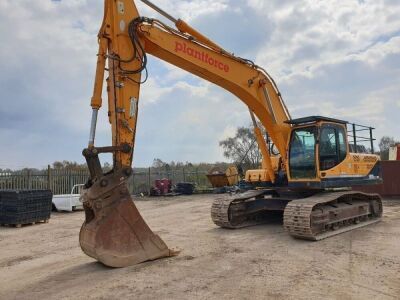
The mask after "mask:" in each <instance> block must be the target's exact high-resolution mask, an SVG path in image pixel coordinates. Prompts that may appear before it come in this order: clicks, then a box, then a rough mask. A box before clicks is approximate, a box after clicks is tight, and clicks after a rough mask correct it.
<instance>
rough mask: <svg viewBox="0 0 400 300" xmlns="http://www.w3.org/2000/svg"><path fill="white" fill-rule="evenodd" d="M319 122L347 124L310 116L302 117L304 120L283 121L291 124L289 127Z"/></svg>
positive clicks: (336, 120) (337, 120)
mask: <svg viewBox="0 0 400 300" xmlns="http://www.w3.org/2000/svg"><path fill="white" fill-rule="evenodd" d="M319 121H326V122H333V123H340V124H347V123H349V122H347V121H343V120H339V119H333V118H328V117H322V116H311V117H304V118H298V119H291V120H287V121H285V123H287V124H291V125H303V124H308V123H316V122H319Z"/></svg>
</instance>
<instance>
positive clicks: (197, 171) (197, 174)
mask: <svg viewBox="0 0 400 300" xmlns="http://www.w3.org/2000/svg"><path fill="white" fill-rule="evenodd" d="M196 181H197V185H198V186H200V180H199V168H196Z"/></svg>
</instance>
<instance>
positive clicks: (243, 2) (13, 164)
mask: <svg viewBox="0 0 400 300" xmlns="http://www.w3.org/2000/svg"><path fill="white" fill-rule="evenodd" d="M137 2H138V1H137ZM153 2H155V3H156V4H158V5H159V6H161V7H163V8H164V9H165V10H167V11H169V12H171V13H172V14H173V15H174V16H175V17H179V18H182V19H184V20H186V21H188V22H189V23H190V24H191V25H192V26H194V27H195V28H197V29H198V30H200V31H201V32H202V33H204V34H205V35H207V36H208V37H210V38H211V39H212V40H214V41H216V42H218V43H219V44H220V45H222V46H223V47H224V48H226V49H227V50H229V51H231V52H234V53H235V54H237V55H239V56H241V57H246V58H249V59H252V60H254V61H256V62H257V64H259V65H261V66H263V67H264V68H266V69H267V70H268V71H269V72H270V73H271V75H272V76H273V77H274V79H275V80H276V81H277V83H278V86H279V87H280V89H281V92H282V94H283V98H284V100H285V101H286V103H287V105H288V107H289V110H290V111H291V114H292V116H294V117H301V116H306V115H316V114H321V115H327V116H333V117H337V118H342V119H345V120H349V121H355V122H358V123H362V124H368V125H371V126H374V127H376V128H377V130H376V135H377V137H378V138H380V137H381V136H382V135H390V136H394V137H396V138H397V139H400V18H399V15H400V1H398V0H364V1H363V0H358V1H357V0H346V1H340V0H336V1H333V0H332V1H330V0H323V1H322V0H319V1H318V0H269V1H263V0H179V1H178V0H153ZM137 5H138V7H139V10H140V12H141V14H142V15H145V16H150V17H155V16H156V14H155V13H154V12H152V11H151V10H149V9H147V8H146V7H144V6H143V5H142V3H137ZM102 10H103V4H102V1H100V0H61V1H51V0H1V1H0V36H1V42H0V66H1V72H0V99H1V100H0V141H1V146H0V168H5V167H10V168H19V167H44V166H46V165H47V164H48V163H52V162H53V161H55V160H72V161H78V162H83V161H84V160H83V157H82V156H81V150H82V149H83V148H84V147H85V146H86V144H87V139H88V131H89V125H90V124H89V123H90V113H91V109H90V107H89V101H90V97H91V92H92V85H93V77H94V70H95V63H96V52H97V38H96V34H97V31H98V28H99V26H100V23H101V21H102V14H103V12H102ZM160 18H161V17H160ZM161 19H162V18H161ZM148 69H149V72H150V78H149V81H148V82H147V83H146V84H145V85H144V86H143V87H142V95H141V103H140V117H139V123H138V132H137V141H136V150H135V154H136V155H135V165H136V166H148V165H149V164H151V163H152V161H153V158H161V159H162V160H165V161H171V160H174V161H178V160H179V161H192V162H202V161H207V162H212V161H220V160H223V156H222V150H221V149H220V148H219V146H218V141H220V140H221V139H223V138H225V137H227V136H231V135H233V134H234V131H235V128H236V127H238V126H243V125H248V124H249V123H250V119H249V115H248V112H247V109H246V107H245V106H244V105H243V104H242V103H241V102H240V101H238V100H237V99H235V97H234V96H232V95H231V94H229V93H228V92H225V91H224V90H222V89H221V88H219V87H216V86H213V85H212V84H209V83H207V82H204V81H202V80H200V79H197V78H195V77H194V76H192V75H190V74H187V73H185V72H184V71H181V70H179V69H177V68H175V67H173V66H171V65H168V64H166V63H164V62H161V61H159V60H157V59H156V58H151V59H150V61H149V64H148ZM110 142H111V141H110V133H109V127H108V123H107V121H106V118H105V110H103V114H102V116H101V118H100V120H99V125H98V132H97V145H98V146H105V145H110ZM106 159H107V158H106Z"/></svg>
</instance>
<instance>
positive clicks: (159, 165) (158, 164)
mask: <svg viewBox="0 0 400 300" xmlns="http://www.w3.org/2000/svg"><path fill="white" fill-rule="evenodd" d="M165 165H166V163H165V162H163V161H162V160H161V159H159V158H155V159H153V165H152V167H153V168H154V169H161V168H164V167H165Z"/></svg>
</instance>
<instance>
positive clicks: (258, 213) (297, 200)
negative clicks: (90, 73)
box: [79, 0, 382, 267]
mask: <svg viewBox="0 0 400 300" xmlns="http://www.w3.org/2000/svg"><path fill="white" fill-rule="evenodd" d="M141 1H142V2H144V3H145V4H147V5H148V6H150V7H151V8H153V9H155V10H156V11H157V12H158V13H160V14H161V15H163V16H164V17H165V18H166V19H168V20H169V21H171V22H172V23H173V24H174V26H173V27H171V26H168V25H166V24H165V23H163V22H161V21H159V20H157V19H153V18H147V17H143V16H141V15H140V14H139V12H138V9H137V7H136V5H135V2H134V1H133V0H105V1H104V19H103V23H102V25H101V28H100V31H99V34H98V43H99V52H98V55H97V67H96V75H95V81H94V91H93V97H92V98H91V108H92V119H91V127H90V135H89V143H88V147H87V148H85V149H84V150H83V155H84V157H85V159H86V162H87V165H88V168H89V171H90V178H89V180H88V182H87V184H86V186H85V189H84V191H83V193H82V196H81V197H82V202H83V206H84V211H85V221H84V223H83V225H82V227H81V230H80V234H79V242H80V246H81V248H82V250H83V252H84V253H86V254H87V255H88V256H90V257H93V258H94V259H96V260H98V261H99V262H101V263H103V264H104V265H106V266H110V267H126V266H130V265H134V264H138V263H141V262H145V261H149V260H155V259H159V258H163V257H169V256H174V255H177V252H176V251H174V250H171V249H169V248H168V246H167V245H166V244H165V243H164V241H163V240H162V239H161V238H160V237H159V236H158V235H157V234H155V233H154V232H153V231H152V230H151V229H150V227H149V226H148V225H147V224H146V222H145V221H144V220H143V218H142V216H141V215H140V213H139V211H138V209H137V208H136V206H135V204H134V202H133V199H132V197H131V195H130V193H129V190H128V187H127V181H128V179H129V178H130V176H131V175H132V172H133V171H132V161H133V153H134V147H135V134H136V127H137V117H138V111H139V92H140V87H141V85H142V84H144V83H145V81H146V79H147V76H148V74H147V55H148V54H151V55H153V56H155V57H157V58H159V59H161V60H163V61H166V62H168V63H170V64H172V65H174V66H176V67H178V68H181V69H183V70H186V71H188V72H190V73H191V74H194V75H197V76H198V77H200V78H202V79H204V80H207V81H209V82H212V83H214V84H216V85H218V86H220V87H222V88H224V89H225V90H227V91H229V92H231V93H232V94H233V95H234V96H236V97H237V98H238V99H239V100H241V101H242V102H243V103H244V104H245V105H246V106H247V108H248V110H249V113H250V117H251V120H252V122H253V125H254V133H255V136H256V138H257V143H258V146H259V149H260V151H261V153H262V158H263V159H262V165H261V168H260V169H258V170H249V171H247V173H246V181H247V182H248V183H250V184H253V185H254V188H252V189H250V190H248V191H245V192H242V193H238V194H234V195H227V196H225V197H222V198H221V197H220V198H216V199H215V200H214V202H213V204H212V207H211V218H212V220H213V222H214V223H215V224H216V225H218V226H220V227H223V228H231V229H232V228H240V227H245V226H251V225H254V224H259V223H261V222H265V219H266V212H268V211H279V212H282V213H283V226H284V228H285V229H286V231H287V232H288V233H289V234H290V235H291V236H293V237H295V238H300V239H308V240H320V239H323V238H327V237H330V236H332V235H336V234H339V233H342V232H345V231H349V230H353V229H355V228H359V227H362V226H366V225H369V224H371V223H375V222H378V221H379V220H380V219H381V216H382V200H381V198H380V196H379V195H377V194H364V193H361V192H357V191H353V190H352V189H351V188H350V187H351V186H354V185H366V184H376V183H379V182H381V180H382V179H381V176H380V170H379V158H378V156H376V155H374V154H365V153H353V152H351V151H350V149H351V147H350V146H351V144H350V142H349V137H348V132H347V122H346V121H342V120H337V119H333V118H329V117H321V116H311V117H304V118H298V119H292V118H291V116H290V114H289V111H288V108H287V107H286V105H285V103H284V101H283V99H282V96H281V93H280V92H279V89H278V87H277V85H276V84H275V82H274V80H273V79H272V77H271V76H270V75H269V74H268V73H267V71H266V70H265V69H263V68H262V67H260V66H258V65H256V64H255V63H254V62H252V61H251V60H248V59H244V58H241V57H238V56H235V55H234V54H232V53H230V52H228V51H226V50H224V49H223V48H222V47H220V46H219V45H218V44H216V43H214V42H213V41H211V40H210V39H209V38H207V37H206V36H204V35H203V34H201V33H200V32H198V31H197V30H195V29H194V28H192V27H191V26H190V25H188V24H187V23H186V22H184V21H183V20H181V19H175V18H174V17H172V16H171V15H170V14H168V13H166V12H165V11H163V10H162V9H160V8H159V7H157V6H156V5H155V4H153V3H152V2H150V1H148V0H141ZM106 73H107V76H105V74H106ZM105 77H106V78H105ZM104 82H106V85H107V89H106V90H107V98H108V117H109V122H110V124H111V131H112V145H111V146H106V147H97V146H95V132H96V124H97V116H98V112H99V109H100V108H101V107H102V93H103V83H104ZM264 130H265V131H266V132H267V133H268V136H269V138H270V140H271V141H272V142H273V143H274V148H275V149H276V151H274V152H275V153H270V152H271V151H269V150H270V149H268V146H267V143H266V141H265V137H264V135H263V133H262V132H263V131H264ZM103 153H112V156H113V168H112V170H111V171H109V172H106V173H104V172H103V170H102V167H101V163H100V159H99V155H100V154H103ZM267 219H268V217H267Z"/></svg>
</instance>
